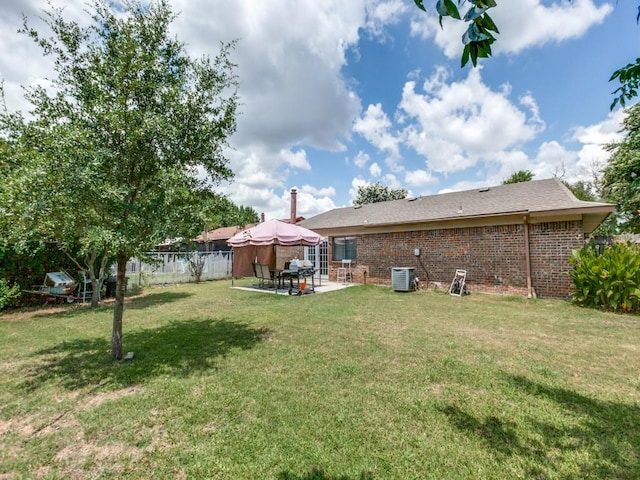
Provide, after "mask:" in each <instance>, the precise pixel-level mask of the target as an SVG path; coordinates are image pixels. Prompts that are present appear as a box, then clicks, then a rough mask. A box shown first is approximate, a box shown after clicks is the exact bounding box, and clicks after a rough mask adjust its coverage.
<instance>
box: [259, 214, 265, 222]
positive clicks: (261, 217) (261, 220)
mask: <svg viewBox="0 0 640 480" xmlns="http://www.w3.org/2000/svg"><path fill="white" fill-rule="evenodd" d="M260 223H264V212H262V213H261V214H260Z"/></svg>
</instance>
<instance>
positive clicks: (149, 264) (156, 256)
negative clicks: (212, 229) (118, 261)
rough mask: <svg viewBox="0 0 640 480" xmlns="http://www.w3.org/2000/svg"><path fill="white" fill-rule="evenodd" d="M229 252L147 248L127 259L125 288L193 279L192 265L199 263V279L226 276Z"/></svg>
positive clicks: (230, 254)
mask: <svg viewBox="0 0 640 480" xmlns="http://www.w3.org/2000/svg"><path fill="white" fill-rule="evenodd" d="M232 259H233V253H232V252H223V251H217V252H209V253H205V252H151V253H149V254H148V256H147V257H146V258H144V259H142V260H139V259H137V258H132V259H130V260H129V261H128V262H127V278H128V279H129V281H128V288H131V287H132V286H134V285H141V286H145V285H158V284H165V283H188V282H195V281H196V278H195V275H194V272H193V265H197V264H199V265H201V268H202V275H201V276H200V280H203V281H204V280H214V279H221V278H230V277H231V274H232V270H231V268H232Z"/></svg>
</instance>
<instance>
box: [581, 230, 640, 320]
mask: <svg viewBox="0 0 640 480" xmlns="http://www.w3.org/2000/svg"><path fill="white" fill-rule="evenodd" d="M569 262H570V263H571V264H572V265H573V267H574V269H573V270H572V271H570V272H569V276H570V277H571V279H572V280H573V285H574V287H575V290H574V293H573V298H574V300H575V302H576V303H578V304H579V305H583V306H586V307H592V308H602V309H605V310H613V311H620V310H621V311H624V312H637V311H639V309H640V247H638V245H635V244H632V243H626V244H613V245H609V246H606V247H605V248H604V250H602V253H599V252H598V250H597V249H596V248H595V247H594V246H591V245H587V246H585V247H583V248H582V249H580V250H574V251H573V252H572V256H571V258H570V259H569Z"/></svg>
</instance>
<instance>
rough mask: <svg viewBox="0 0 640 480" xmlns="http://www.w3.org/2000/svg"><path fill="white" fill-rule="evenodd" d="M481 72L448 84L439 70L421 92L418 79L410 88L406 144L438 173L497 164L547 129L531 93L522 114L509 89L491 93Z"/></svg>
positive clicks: (404, 100)
mask: <svg viewBox="0 0 640 480" xmlns="http://www.w3.org/2000/svg"><path fill="white" fill-rule="evenodd" d="M480 72H481V69H480V68H477V69H473V70H470V71H469V74H468V76H467V78H466V79H464V80H463V81H460V82H453V83H447V82H446V75H445V74H444V73H443V72H442V71H441V70H438V71H436V73H435V74H434V75H433V76H432V77H431V78H429V79H428V80H427V81H426V82H424V84H423V89H422V92H418V91H416V90H417V85H416V82H415V81H410V82H407V83H406V84H405V87H404V91H403V95H402V101H401V103H400V105H399V108H400V110H401V111H402V115H403V117H405V120H406V119H410V121H411V122H412V123H411V124H409V125H408V126H407V127H406V128H405V130H404V132H403V135H404V138H405V141H406V145H407V146H408V147H411V148H412V149H414V150H415V151H416V152H417V153H419V154H420V155H422V156H424V157H425V158H426V161H427V165H428V167H429V168H430V169H431V170H432V171H434V172H439V173H445V174H447V173H452V172H457V171H461V170H465V169H467V168H469V167H472V166H474V165H476V164H477V163H478V162H479V161H492V160H493V159H494V158H495V157H496V156H497V155H498V154H499V153H501V152H503V151H505V150H509V149H512V148H515V147H517V146H519V145H521V144H523V143H525V142H527V141H529V140H531V139H532V138H534V137H535V136H536V135H537V134H538V133H540V132H541V131H542V130H543V129H544V123H543V122H542V121H541V119H540V117H539V113H538V109H537V107H536V104H535V100H534V99H533V98H532V97H531V96H530V95H527V96H526V97H523V98H522V99H520V103H521V105H522V106H523V107H525V108H526V111H523V110H521V109H519V108H518V107H517V106H516V105H514V104H513V103H512V102H511V100H510V99H509V94H510V89H509V87H508V86H506V85H505V86H503V88H502V90H501V91H492V90H491V89H489V88H488V87H487V86H486V85H485V84H484V83H483V82H482V78H481V74H480Z"/></svg>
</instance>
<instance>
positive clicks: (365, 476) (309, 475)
mask: <svg viewBox="0 0 640 480" xmlns="http://www.w3.org/2000/svg"><path fill="white" fill-rule="evenodd" d="M373 478H374V477H373V474H372V473H371V472H365V471H363V472H362V473H360V475H358V476H357V477H349V476H347V475H337V476H336V475H328V474H326V473H325V472H324V470H323V469H322V468H319V467H314V468H312V469H311V470H309V471H308V472H306V473H303V474H300V475H299V474H296V473H291V472H286V471H285V472H280V475H278V480H373Z"/></svg>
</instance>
